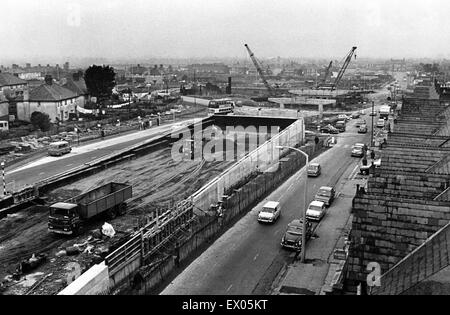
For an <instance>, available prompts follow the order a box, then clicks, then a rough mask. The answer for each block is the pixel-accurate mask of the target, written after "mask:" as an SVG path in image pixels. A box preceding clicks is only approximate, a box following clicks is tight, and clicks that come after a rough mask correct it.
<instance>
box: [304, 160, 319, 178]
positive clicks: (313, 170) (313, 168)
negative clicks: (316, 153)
mask: <svg viewBox="0 0 450 315" xmlns="http://www.w3.org/2000/svg"><path fill="white" fill-rule="evenodd" d="M306 173H307V174H308V177H318V176H319V175H320V174H321V173H322V167H321V166H320V164H319V163H310V164H309V166H308V169H307V171H306Z"/></svg>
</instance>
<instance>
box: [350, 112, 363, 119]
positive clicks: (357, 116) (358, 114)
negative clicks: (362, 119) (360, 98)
mask: <svg viewBox="0 0 450 315" xmlns="http://www.w3.org/2000/svg"><path fill="white" fill-rule="evenodd" d="M359 116H361V114H360V113H358V112H354V113H353V114H352V119H356V118H359Z"/></svg>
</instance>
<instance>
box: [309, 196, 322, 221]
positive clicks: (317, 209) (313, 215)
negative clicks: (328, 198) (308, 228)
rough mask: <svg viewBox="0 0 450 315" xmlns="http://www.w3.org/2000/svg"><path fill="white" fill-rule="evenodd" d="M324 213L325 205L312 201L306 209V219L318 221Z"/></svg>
mask: <svg viewBox="0 0 450 315" xmlns="http://www.w3.org/2000/svg"><path fill="white" fill-rule="evenodd" d="M325 211H326V207H325V203H324V202H322V201H317V200H314V201H313V202H311V203H310V204H309V207H308V209H306V218H307V219H308V220H313V221H320V220H322V218H323V217H324V215H325Z"/></svg>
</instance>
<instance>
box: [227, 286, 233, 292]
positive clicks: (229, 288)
mask: <svg viewBox="0 0 450 315" xmlns="http://www.w3.org/2000/svg"><path fill="white" fill-rule="evenodd" d="M232 287H233V285H232V284H230V286H229V287H228V289H227V292H228V291H230V290H231V288H232Z"/></svg>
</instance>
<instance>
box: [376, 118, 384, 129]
mask: <svg viewBox="0 0 450 315" xmlns="http://www.w3.org/2000/svg"><path fill="white" fill-rule="evenodd" d="M385 123H386V122H385V121H384V119H378V121H377V127H378V128H384V125H385Z"/></svg>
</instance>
